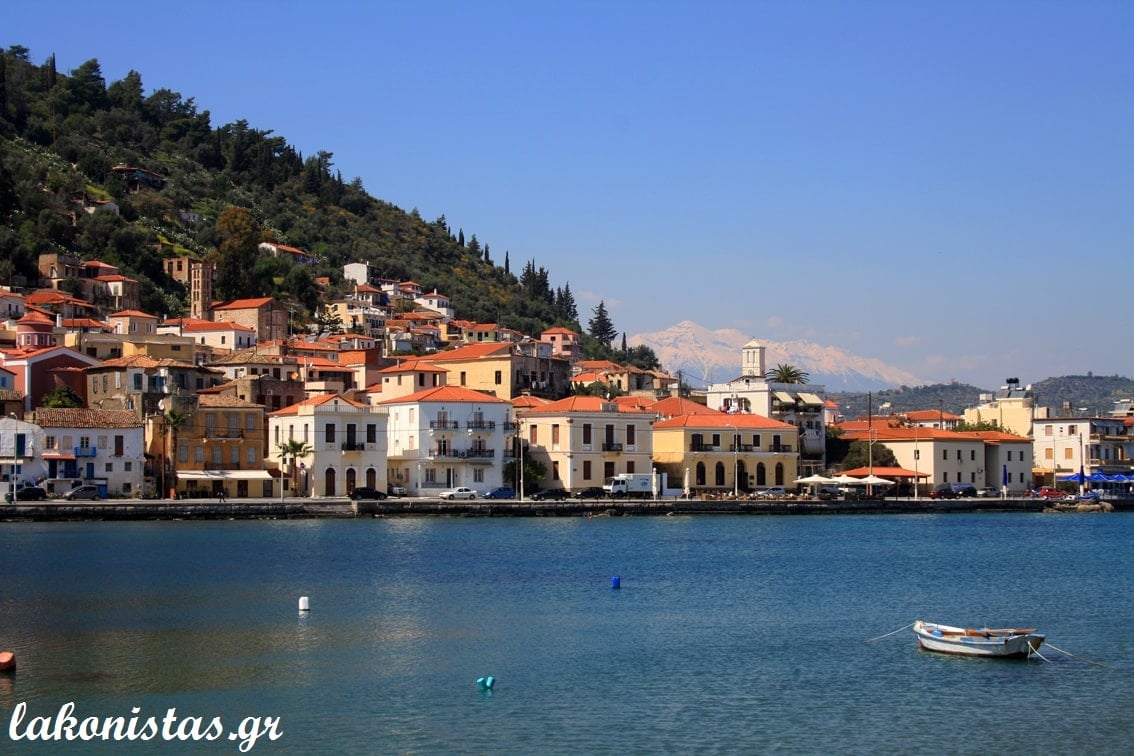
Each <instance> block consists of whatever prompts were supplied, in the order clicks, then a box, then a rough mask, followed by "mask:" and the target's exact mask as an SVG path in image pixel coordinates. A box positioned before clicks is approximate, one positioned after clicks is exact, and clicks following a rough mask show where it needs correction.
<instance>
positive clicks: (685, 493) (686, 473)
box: [681, 467, 689, 499]
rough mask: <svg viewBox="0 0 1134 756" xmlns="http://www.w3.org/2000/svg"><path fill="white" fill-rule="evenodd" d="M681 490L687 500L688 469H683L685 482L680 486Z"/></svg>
mask: <svg viewBox="0 0 1134 756" xmlns="http://www.w3.org/2000/svg"><path fill="white" fill-rule="evenodd" d="M681 489H682V493H684V495H685V498H686V499H688V498H689V468H688V467H686V468H685V481H684V482H683V483H682V484H681Z"/></svg>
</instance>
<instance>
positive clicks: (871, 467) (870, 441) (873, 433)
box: [866, 428, 878, 497]
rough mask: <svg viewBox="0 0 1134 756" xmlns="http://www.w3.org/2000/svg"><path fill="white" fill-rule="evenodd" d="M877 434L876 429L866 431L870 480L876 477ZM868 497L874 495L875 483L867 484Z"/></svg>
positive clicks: (867, 468) (867, 467)
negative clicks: (875, 448)
mask: <svg viewBox="0 0 1134 756" xmlns="http://www.w3.org/2000/svg"><path fill="white" fill-rule="evenodd" d="M877 433H878V431H876V430H874V428H867V429H866V470H867V479H868V480H869V479H870V478H873V477H874V438H875V436H876V435H877ZM866 495H867V496H868V497H869V496H873V495H874V484H873V483H867V484H866Z"/></svg>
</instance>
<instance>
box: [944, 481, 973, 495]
mask: <svg viewBox="0 0 1134 756" xmlns="http://www.w3.org/2000/svg"><path fill="white" fill-rule="evenodd" d="M950 485H952V486H953V493H955V494H957V496H958V497H960V498H969V497H972V496H976V495H977V490H976V486H974V485H973V484H972V483H951V484H950Z"/></svg>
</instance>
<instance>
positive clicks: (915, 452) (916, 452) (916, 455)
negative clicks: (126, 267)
mask: <svg viewBox="0 0 1134 756" xmlns="http://www.w3.org/2000/svg"><path fill="white" fill-rule="evenodd" d="M919 459H921V452H920V451H919V450H918V448H917V423H914V427H913V472H914V475H913V497H914V501H917V500H918V491H917V484H918V477H919V476H918V469H917V463H918V460H919Z"/></svg>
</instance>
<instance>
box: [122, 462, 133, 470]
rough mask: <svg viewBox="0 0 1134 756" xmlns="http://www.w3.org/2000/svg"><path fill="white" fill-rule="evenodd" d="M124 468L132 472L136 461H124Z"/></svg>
mask: <svg viewBox="0 0 1134 756" xmlns="http://www.w3.org/2000/svg"><path fill="white" fill-rule="evenodd" d="M122 470H123V471H125V472H132V471H133V470H134V463H133V462H123V463H122Z"/></svg>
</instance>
